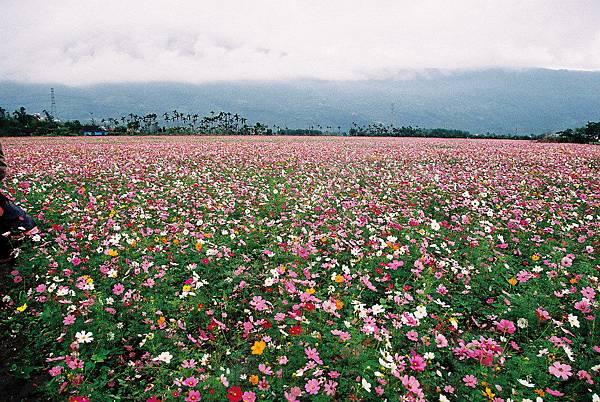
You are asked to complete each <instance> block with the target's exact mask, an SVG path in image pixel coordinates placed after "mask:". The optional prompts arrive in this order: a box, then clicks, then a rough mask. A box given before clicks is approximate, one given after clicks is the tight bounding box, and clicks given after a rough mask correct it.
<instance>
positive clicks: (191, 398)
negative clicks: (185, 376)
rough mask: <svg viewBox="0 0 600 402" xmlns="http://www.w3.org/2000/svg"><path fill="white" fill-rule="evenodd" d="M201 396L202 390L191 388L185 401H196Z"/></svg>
mask: <svg viewBox="0 0 600 402" xmlns="http://www.w3.org/2000/svg"><path fill="white" fill-rule="evenodd" d="M200 399H201V398H200V391H196V390H193V389H192V390H190V392H188V394H187V397H186V398H185V402H196V401H199V400H200Z"/></svg>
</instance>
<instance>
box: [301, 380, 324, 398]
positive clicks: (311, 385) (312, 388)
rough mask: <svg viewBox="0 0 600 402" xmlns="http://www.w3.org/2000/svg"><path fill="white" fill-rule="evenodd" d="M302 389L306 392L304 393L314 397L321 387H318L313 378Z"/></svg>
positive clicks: (317, 382)
mask: <svg viewBox="0 0 600 402" xmlns="http://www.w3.org/2000/svg"><path fill="white" fill-rule="evenodd" d="M304 389H305V390H306V392H308V393H309V394H310V395H316V394H317V393H318V392H319V390H320V389H321V386H320V385H319V381H318V380H315V379H314V378H313V379H311V380H308V382H307V383H306V385H305V386H304Z"/></svg>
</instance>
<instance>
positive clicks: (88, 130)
mask: <svg viewBox="0 0 600 402" xmlns="http://www.w3.org/2000/svg"><path fill="white" fill-rule="evenodd" d="M81 134H82V135H85V136H91V137H101V136H104V135H108V131H107V130H106V129H105V128H104V127H98V126H83V127H81Z"/></svg>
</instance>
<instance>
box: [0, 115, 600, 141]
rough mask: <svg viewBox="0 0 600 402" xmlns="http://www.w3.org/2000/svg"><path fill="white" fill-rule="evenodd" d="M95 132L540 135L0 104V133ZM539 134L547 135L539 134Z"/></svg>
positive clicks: (579, 137) (569, 134) (596, 126)
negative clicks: (87, 112) (56, 110)
mask: <svg viewBox="0 0 600 402" xmlns="http://www.w3.org/2000/svg"><path fill="white" fill-rule="evenodd" d="M85 133H100V134H103V135H148V134H154V135H186V134H202V135H304V136H319V135H337V136H351V137H441V138H499V139H520V140H531V139H542V137H543V136H541V135H539V136H536V135H525V136H523V135H520V136H517V135H499V134H494V133H489V132H488V133H485V134H472V133H470V132H468V131H464V130H453V129H446V128H433V129H431V128H421V127H418V126H417V127H413V126H401V127H396V126H394V125H392V124H387V125H386V124H383V123H371V124H368V125H359V124H357V123H352V125H351V127H350V129H349V130H348V131H347V132H346V131H342V127H341V126H337V127H333V126H322V125H316V126H310V127H308V128H295V129H292V128H288V127H280V126H278V125H272V126H267V125H265V124H262V123H260V122H256V123H254V124H251V123H248V119H246V118H245V117H243V116H240V115H239V114H237V113H235V114H234V113H229V112H214V111H211V112H210V113H209V114H208V115H206V116H200V115H199V114H189V113H182V112H179V111H177V110H173V111H171V112H165V113H162V114H160V115H159V114H156V113H149V114H147V115H142V116H140V115H137V114H134V113H129V114H127V115H123V116H119V117H110V118H104V119H101V120H99V121H97V120H95V119H94V118H92V119H91V122H89V123H87V122H86V123H84V124H82V123H81V122H80V121H78V120H68V121H60V120H58V119H56V118H54V117H53V116H51V115H50V113H49V112H48V111H46V110H43V111H42V113H35V114H31V113H28V112H27V110H26V109H25V108H24V107H21V108H19V109H18V110H15V111H14V112H12V113H10V112H8V111H7V110H6V109H4V108H2V107H0V136H8V135H10V136H38V135H57V136H58V135H82V134H85ZM543 138H544V139H546V138H550V137H543ZM551 138H552V139H551V140H555V141H564V142H580V143H590V142H598V141H599V138H600V123H593V122H589V123H588V124H587V126H585V127H581V128H576V129H568V130H564V131H560V132H558V133H556V135H555V136H552V137H551Z"/></svg>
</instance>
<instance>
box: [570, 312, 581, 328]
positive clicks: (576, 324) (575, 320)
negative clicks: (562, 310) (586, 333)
mask: <svg viewBox="0 0 600 402" xmlns="http://www.w3.org/2000/svg"><path fill="white" fill-rule="evenodd" d="M568 318H569V324H571V326H572V327H575V328H579V319H578V318H577V316H576V315H573V314H569V317H568Z"/></svg>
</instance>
